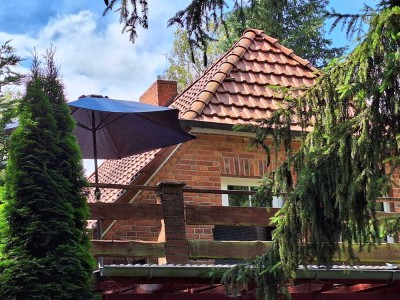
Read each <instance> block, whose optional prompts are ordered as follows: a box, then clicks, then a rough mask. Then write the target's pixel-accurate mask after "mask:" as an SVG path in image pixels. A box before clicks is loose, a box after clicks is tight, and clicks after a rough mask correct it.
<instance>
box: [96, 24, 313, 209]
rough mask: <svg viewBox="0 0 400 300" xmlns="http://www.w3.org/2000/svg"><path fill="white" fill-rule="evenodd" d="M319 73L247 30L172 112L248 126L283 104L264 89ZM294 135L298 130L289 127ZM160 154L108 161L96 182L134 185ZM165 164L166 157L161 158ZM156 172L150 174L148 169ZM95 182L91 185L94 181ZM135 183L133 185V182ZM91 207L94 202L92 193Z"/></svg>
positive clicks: (109, 193) (111, 197) (105, 195)
mask: <svg viewBox="0 0 400 300" xmlns="http://www.w3.org/2000/svg"><path fill="white" fill-rule="evenodd" d="M316 73H317V69H315V68H314V67H313V66H311V65H310V63H309V62H308V61H307V60H304V59H302V58H300V57H298V56H297V55H295V54H294V53H293V51H292V50H290V49H288V48H286V47H284V46H282V45H280V44H279V43H278V41H277V40H276V39H274V38H271V37H269V36H267V35H265V34H264V33H263V32H262V31H260V30H255V29H249V30H247V31H246V32H245V33H244V34H243V36H242V37H241V38H240V40H239V41H238V42H237V43H236V44H235V45H234V46H233V47H232V48H231V49H230V50H229V51H228V52H227V53H226V54H225V55H223V56H222V57H221V58H220V59H219V60H218V61H217V62H216V63H215V64H214V65H213V66H212V67H210V68H209V69H208V70H207V71H206V72H205V73H204V74H203V76H201V77H200V78H199V79H197V80H196V81H195V82H194V83H193V84H192V85H190V86H189V87H188V88H187V89H186V90H185V91H184V92H183V93H182V94H180V95H179V96H178V97H177V98H176V99H175V101H174V102H173V103H172V104H171V105H170V107H173V108H178V109H179V110H180V115H179V116H180V118H182V119H189V120H197V121H206V122H214V123H224V124H238V123H246V122H251V121H253V120H255V119H260V118H265V117H268V116H269V115H270V114H271V112H272V111H274V110H276V109H277V108H278V107H279V105H280V103H281V101H282V96H279V95H278V94H277V93H276V92H274V91H273V90H272V89H271V88H270V87H268V85H279V86H282V87H302V86H306V87H308V86H310V85H312V84H313V82H314V79H315V78H316V76H317V75H316ZM293 125H294V126H293V127H292V128H293V129H294V130H296V129H299V127H297V126H296V124H293ZM159 153H160V150H155V151H150V152H147V153H143V154H139V155H134V156H131V157H127V158H124V159H121V160H108V161H106V162H104V163H103V164H102V165H101V166H100V167H99V182H102V183H118V184H135V183H136V184H137V182H138V180H137V179H136V180H135V178H136V177H137V175H138V174H140V172H143V170H144V168H146V167H147V168H148V166H147V165H148V164H149V163H150V162H152V163H154V160H155V157H156V155H159ZM164 158H165V157H164ZM152 170H153V171H154V170H155V169H154V168H153V169H152ZM93 177H94V176H91V177H90V178H89V180H90V181H91V182H93V181H94V178H93ZM133 180H135V181H133ZM121 193H122V191H121V190H112V189H104V190H102V196H101V201H102V202H114V201H116V200H117V199H118V198H119V197H120V195H121ZM89 201H91V202H92V201H94V199H93V193H91V194H90V199H89Z"/></svg>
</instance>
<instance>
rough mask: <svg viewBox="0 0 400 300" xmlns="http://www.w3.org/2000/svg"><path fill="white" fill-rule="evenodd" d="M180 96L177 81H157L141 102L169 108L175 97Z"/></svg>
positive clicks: (140, 99)
mask: <svg viewBox="0 0 400 300" xmlns="http://www.w3.org/2000/svg"><path fill="white" fill-rule="evenodd" d="M176 95H178V85H177V83H176V81H169V80H160V79H157V81H156V82H154V83H153V84H152V85H151V86H150V87H149V88H148V89H147V90H146V91H145V92H144V93H143V94H142V96H140V98H139V101H140V102H142V103H147V104H152V105H158V106H168V105H169V104H170V103H171V102H172V100H173V99H174V98H175V96H176Z"/></svg>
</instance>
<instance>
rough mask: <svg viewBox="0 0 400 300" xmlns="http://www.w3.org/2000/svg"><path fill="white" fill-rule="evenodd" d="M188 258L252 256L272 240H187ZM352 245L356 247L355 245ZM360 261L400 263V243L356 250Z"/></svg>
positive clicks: (259, 252)
mask: <svg viewBox="0 0 400 300" xmlns="http://www.w3.org/2000/svg"><path fill="white" fill-rule="evenodd" d="M188 244H189V257H190V258H210V259H215V258H238V259H246V258H254V257H256V256H257V255H261V254H263V253H265V252H266V251H267V250H268V249H270V248H271V247H272V242H260V241H240V242H238V241H204V240H188ZM354 247H357V246H356V245H355V246H354ZM356 255H357V256H358V258H359V260H360V263H366V264H382V263H387V262H391V263H396V264H398V263H400V244H381V245H378V246H377V248H373V249H371V251H370V252H368V251H363V252H356ZM334 260H335V261H338V262H342V261H343V262H347V261H348V258H347V257H345V256H344V255H343V254H342V256H341V257H340V258H339V255H335V257H334Z"/></svg>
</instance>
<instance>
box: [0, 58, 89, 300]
mask: <svg viewBox="0 0 400 300" xmlns="http://www.w3.org/2000/svg"><path fill="white" fill-rule="evenodd" d="M50 97H51V99H50ZM19 120H20V125H19V127H18V128H17V129H16V130H15V131H14V133H13V134H12V137H11V144H10V152H9V161H8V166H7V170H6V195H5V207H4V219H5V222H6V230H5V236H3V238H4V249H3V258H2V260H1V262H0V281H1V283H2V284H1V285H0V298H1V299H90V275H91V262H92V259H91V257H90V255H89V253H88V247H89V244H88V240H87V237H86V236H85V229H84V227H85V224H86V222H85V221H86V217H87V207H86V204H85V201H84V196H83V195H82V194H81V188H82V186H83V185H84V180H83V177H82V165H81V163H80V154H79V150H78V147H77V145H76V141H75V139H74V138H73V137H72V129H73V122H72V120H71V119H70V115H69V110H68V107H66V104H65V102H64V97H63V88H62V85H61V84H60V81H59V77H58V72H57V69H56V67H55V65H54V60H53V56H52V54H51V55H48V56H47V69H46V71H43V70H42V69H41V68H40V65H39V62H38V59H37V58H36V57H35V59H34V62H33V66H32V74H31V76H30V78H29V81H28V83H27V87H26V93H25V96H24V97H23V99H22V102H21V105H20V119H19Z"/></svg>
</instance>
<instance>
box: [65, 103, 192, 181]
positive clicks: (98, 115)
mask: <svg viewBox="0 0 400 300" xmlns="http://www.w3.org/2000/svg"><path fill="white" fill-rule="evenodd" d="M68 105H69V106H70V108H71V114H72V116H73V118H74V119H75V120H76V122H77V127H76V129H75V135H76V137H77V139H78V143H79V145H80V147H81V150H82V156H83V158H89V159H94V162H95V182H96V183H98V180H99V179H98V169H97V159H120V158H123V157H127V156H131V155H134V154H138V153H142V152H146V151H150V150H153V149H158V148H163V147H167V146H171V145H175V144H179V143H183V142H186V141H189V140H192V139H193V138H194V136H192V135H190V134H188V133H186V132H185V131H184V130H183V129H182V128H181V126H180V124H179V120H178V110H177V109H171V108H167V107H160V106H154V105H149V104H143V103H140V102H134V101H124V100H114V99H109V98H106V97H102V96H95V95H90V96H81V97H79V99H78V100H76V101H72V102H69V103H68Z"/></svg>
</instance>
